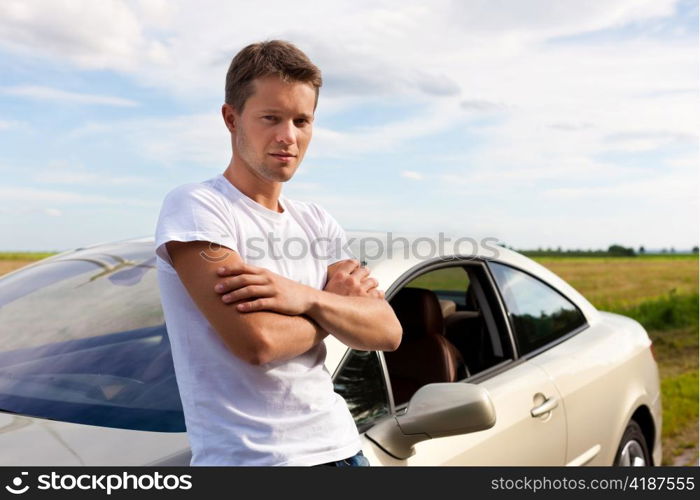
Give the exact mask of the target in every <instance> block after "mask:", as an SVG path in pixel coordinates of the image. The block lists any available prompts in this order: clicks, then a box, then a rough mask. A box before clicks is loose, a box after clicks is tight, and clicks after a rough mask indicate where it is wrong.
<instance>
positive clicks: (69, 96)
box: [0, 85, 138, 107]
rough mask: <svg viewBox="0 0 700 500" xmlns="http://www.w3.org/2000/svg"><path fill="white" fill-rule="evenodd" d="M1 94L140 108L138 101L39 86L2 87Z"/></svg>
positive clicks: (0, 88)
mask: <svg viewBox="0 0 700 500" xmlns="http://www.w3.org/2000/svg"><path fill="white" fill-rule="evenodd" d="M0 93H3V94H7V95H14V96H19V97H28V98H30V99H40V100H45V101H62V102H73V103H79V104H101V105H106V106H123V107H134V106H138V103H137V102H136V101H133V100H131V99H124V98H123V97H113V96H106V95H95V94H84V93H80V92H68V91H65V90H60V89H53V88H51V87H41V86H38V85H22V86H14V87H0Z"/></svg>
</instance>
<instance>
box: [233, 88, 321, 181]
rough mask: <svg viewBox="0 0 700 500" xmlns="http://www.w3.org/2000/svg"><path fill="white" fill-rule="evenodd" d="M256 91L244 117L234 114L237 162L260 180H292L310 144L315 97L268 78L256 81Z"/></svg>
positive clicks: (310, 91) (301, 89)
mask: <svg viewBox="0 0 700 500" xmlns="http://www.w3.org/2000/svg"><path fill="white" fill-rule="evenodd" d="M253 86H254V89H255V91H254V92H253V95H251V96H250V97H249V98H248V100H247V101H246V103H245V106H244V107H243V112H242V113H237V112H235V111H232V114H233V116H232V118H233V120H234V125H233V127H231V125H230V123H229V119H228V118H227V119H226V123H227V125H228V127H229V130H231V132H232V133H233V136H232V137H233V154H234V160H237V161H240V162H241V163H242V164H243V165H244V166H245V167H247V168H248V169H249V171H250V172H251V173H253V174H254V175H256V176H257V177H259V178H261V179H263V180H267V181H272V182H286V181H288V180H289V179H291V178H292V176H293V175H294V172H296V170H297V168H298V167H299V164H300V163H301V160H302V159H303V158H304V154H305V153H306V148H307V147H308V145H309V141H311V132H312V128H313V125H312V124H313V115H314V105H315V103H316V93H315V91H314V88H313V87H312V86H311V85H309V84H306V83H299V82H289V83H287V82H284V81H282V80H281V79H280V78H279V77H276V76H269V77H265V78H258V79H256V80H254V81H253Z"/></svg>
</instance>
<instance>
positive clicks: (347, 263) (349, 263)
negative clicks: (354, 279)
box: [333, 259, 360, 274]
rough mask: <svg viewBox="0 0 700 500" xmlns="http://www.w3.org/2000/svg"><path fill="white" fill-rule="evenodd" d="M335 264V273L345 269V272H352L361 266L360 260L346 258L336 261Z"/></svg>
mask: <svg viewBox="0 0 700 500" xmlns="http://www.w3.org/2000/svg"><path fill="white" fill-rule="evenodd" d="M333 265H334V266H337V267H334V268H333V272H334V273H335V272H338V271H343V272H346V273H348V274H350V273H351V272H353V271H354V270H355V269H357V268H358V267H360V262H359V261H357V260H355V259H346V260H341V261H340V262H336V263H335V264H333Z"/></svg>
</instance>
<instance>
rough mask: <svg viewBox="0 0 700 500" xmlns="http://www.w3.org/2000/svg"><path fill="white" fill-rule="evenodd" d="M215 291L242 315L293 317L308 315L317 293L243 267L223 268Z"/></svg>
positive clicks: (260, 271) (269, 272) (264, 271)
mask: <svg viewBox="0 0 700 500" xmlns="http://www.w3.org/2000/svg"><path fill="white" fill-rule="evenodd" d="M217 274H218V275H219V276H220V277H222V279H220V280H218V281H217V284H216V286H215V287H214V290H215V291H216V292H217V293H219V294H222V296H221V300H223V301H224V302H225V303H227V304H233V303H237V304H236V309H238V310H239V311H240V312H252V311H263V310H264V311H274V312H278V313H281V314H288V315H290V316H297V315H300V314H305V313H306V312H307V311H308V310H309V309H310V308H311V305H312V304H313V300H314V292H317V290H315V289H313V288H311V287H309V286H306V285H302V284H301V283H297V282H296V281H293V280H290V279H287V278H285V277H284V276H280V275H279V274H277V273H274V272H272V271H270V270H269V269H265V268H263V267H256V266H251V265H249V264H242V265H241V266H239V267H235V268H234V267H230V266H229V267H221V268H219V269H218V270H217Z"/></svg>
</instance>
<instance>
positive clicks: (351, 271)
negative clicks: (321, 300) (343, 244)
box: [323, 259, 384, 299]
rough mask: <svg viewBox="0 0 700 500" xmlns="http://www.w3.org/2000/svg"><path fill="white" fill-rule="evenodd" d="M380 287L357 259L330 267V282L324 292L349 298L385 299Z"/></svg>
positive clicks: (340, 262)
mask: <svg viewBox="0 0 700 500" xmlns="http://www.w3.org/2000/svg"><path fill="white" fill-rule="evenodd" d="M378 285H379V283H378V282H377V280H375V279H374V278H372V277H370V275H369V269H367V268H366V267H365V266H361V265H360V263H359V262H358V261H356V260H355V259H347V260H341V261H339V262H336V263H335V264H333V265H331V266H329V267H328V280H327V281H326V286H325V287H324V288H323V290H324V291H325V292H331V293H335V294H337V295H345V296H347V297H372V298H376V299H383V298H384V292H383V291H382V290H378V289H377V286H378Z"/></svg>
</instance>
